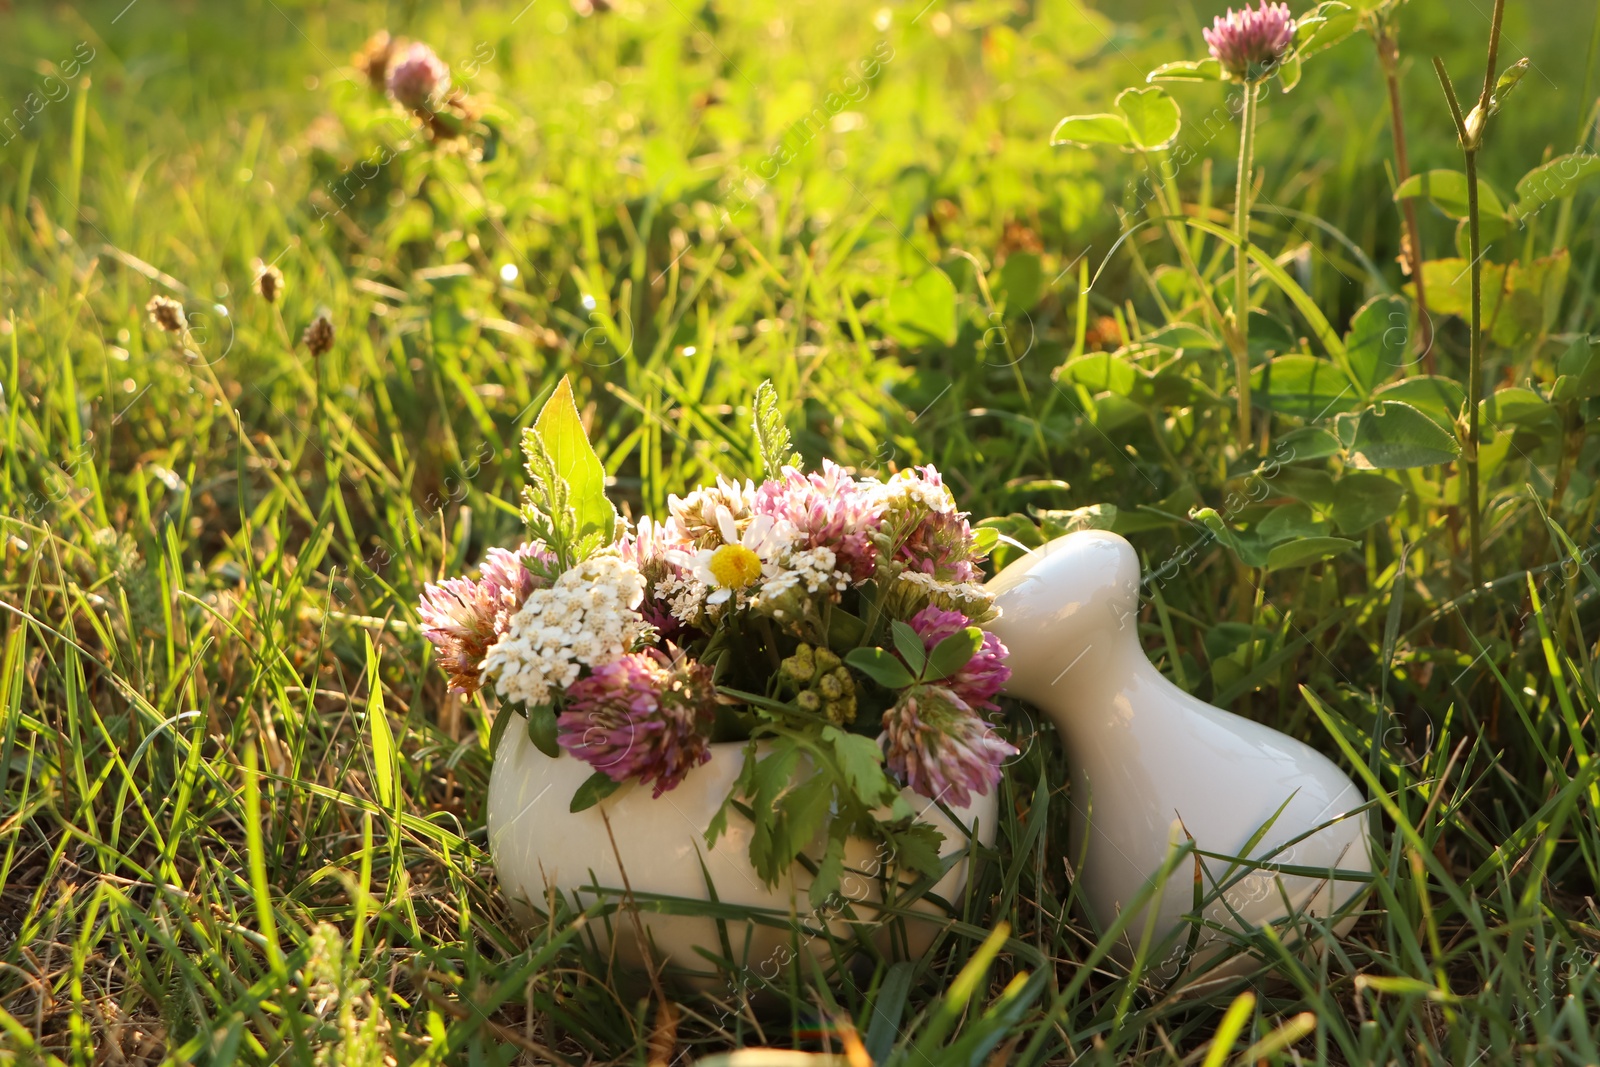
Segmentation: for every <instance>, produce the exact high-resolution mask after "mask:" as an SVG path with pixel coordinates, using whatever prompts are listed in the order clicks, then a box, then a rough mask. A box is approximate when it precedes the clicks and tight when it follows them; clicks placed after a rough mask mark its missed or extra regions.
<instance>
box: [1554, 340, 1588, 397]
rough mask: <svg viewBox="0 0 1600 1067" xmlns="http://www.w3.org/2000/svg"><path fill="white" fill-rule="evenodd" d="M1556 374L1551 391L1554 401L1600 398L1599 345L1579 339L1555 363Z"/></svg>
mask: <svg viewBox="0 0 1600 1067" xmlns="http://www.w3.org/2000/svg"><path fill="white" fill-rule="evenodd" d="M1556 373H1557V374H1558V375H1559V377H1558V378H1557V379H1556V383H1555V387H1554V389H1553V390H1552V391H1551V396H1553V397H1554V398H1555V399H1556V400H1559V401H1563V402H1565V401H1568V400H1581V399H1583V398H1585V397H1590V396H1600V345H1597V344H1595V343H1594V342H1592V341H1590V340H1589V339H1588V338H1587V337H1579V338H1578V339H1577V340H1575V341H1573V342H1572V344H1570V345H1568V346H1567V350H1566V351H1565V352H1563V353H1562V354H1561V358H1560V359H1559V360H1557V361H1556Z"/></svg>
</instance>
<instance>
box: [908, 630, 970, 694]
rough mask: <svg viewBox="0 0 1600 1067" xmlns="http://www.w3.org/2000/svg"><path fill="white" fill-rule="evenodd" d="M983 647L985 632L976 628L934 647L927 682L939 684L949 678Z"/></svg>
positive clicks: (929, 661) (952, 635) (926, 676)
mask: <svg viewBox="0 0 1600 1067" xmlns="http://www.w3.org/2000/svg"><path fill="white" fill-rule="evenodd" d="M982 647H983V631H982V630H980V629H978V628H977V627H976V626H968V627H966V628H965V629H963V630H958V631H956V632H955V633H953V634H951V635H950V636H949V637H947V638H945V639H944V640H943V641H940V642H939V643H938V644H937V645H935V646H934V649H933V653H932V654H931V655H929V657H928V671H927V673H926V674H925V675H924V676H923V677H924V678H925V679H926V680H927V681H930V682H937V681H939V680H940V679H941V678H948V677H950V676H951V675H952V674H955V673H956V672H957V671H959V670H960V669H961V668H963V667H965V666H966V665H967V664H968V663H969V662H971V660H972V657H973V656H974V655H976V654H977V652H978V649H980V648H982Z"/></svg>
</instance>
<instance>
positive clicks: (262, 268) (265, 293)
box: [255, 259, 283, 304]
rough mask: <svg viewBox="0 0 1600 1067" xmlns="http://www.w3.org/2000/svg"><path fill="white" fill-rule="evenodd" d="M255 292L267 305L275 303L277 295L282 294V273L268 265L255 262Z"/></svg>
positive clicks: (259, 261)
mask: <svg viewBox="0 0 1600 1067" xmlns="http://www.w3.org/2000/svg"><path fill="white" fill-rule="evenodd" d="M255 268H256V291H257V292H259V293H260V294H261V298H262V299H263V300H265V301H266V302H267V303H269V304H272V303H276V302H277V299H278V294H280V293H282V292H283V271H281V270H279V269H278V268H277V267H274V266H273V265H272V264H270V263H263V262H262V261H261V260H259V259H258V260H256V262H255Z"/></svg>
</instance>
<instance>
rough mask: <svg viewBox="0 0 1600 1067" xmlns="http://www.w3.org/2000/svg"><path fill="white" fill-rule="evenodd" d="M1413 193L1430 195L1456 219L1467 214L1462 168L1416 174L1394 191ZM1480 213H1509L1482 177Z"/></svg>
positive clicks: (1396, 194)
mask: <svg viewBox="0 0 1600 1067" xmlns="http://www.w3.org/2000/svg"><path fill="white" fill-rule="evenodd" d="M1414 196H1425V197H1427V198H1428V199H1429V200H1431V201H1433V206H1434V207H1436V208H1438V209H1439V210H1440V211H1442V212H1444V213H1445V214H1446V215H1449V216H1450V217H1451V218H1453V219H1464V218H1466V217H1467V176H1466V175H1465V174H1463V173H1461V172H1460V171H1459V170H1429V171H1423V172H1422V173H1421V174H1413V175H1412V176H1411V177H1409V178H1407V179H1406V180H1405V181H1403V182H1401V183H1400V188H1398V189H1396V190H1395V191H1394V198H1395V199H1396V200H1405V199H1408V198H1410V197H1414ZM1478 212H1479V214H1480V215H1504V214H1505V213H1506V209H1505V207H1504V206H1503V205H1501V203H1500V198H1499V197H1498V196H1496V195H1495V191H1494V189H1493V188H1492V187H1491V186H1490V185H1489V183H1488V182H1486V181H1484V180H1483V179H1482V178H1479V179H1478ZM1429 295H1430V296H1431V295H1432V294H1431V293H1430V294H1429Z"/></svg>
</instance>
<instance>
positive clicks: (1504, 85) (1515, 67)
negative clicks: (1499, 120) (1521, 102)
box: [1489, 56, 1533, 114]
mask: <svg viewBox="0 0 1600 1067" xmlns="http://www.w3.org/2000/svg"><path fill="white" fill-rule="evenodd" d="M1532 65H1533V64H1532V61H1531V60H1529V59H1528V57H1527V56H1523V57H1522V58H1521V59H1519V60H1517V61H1516V62H1515V63H1513V64H1511V66H1509V67H1507V68H1506V69H1505V73H1504V74H1502V75H1500V77H1499V78H1498V79H1497V80H1496V81H1495V83H1494V93H1493V94H1492V95H1491V97H1490V100H1491V106H1490V109H1489V112H1490V114H1493V113H1494V112H1496V111H1499V110H1500V109H1501V108H1502V107H1503V106H1505V102H1506V97H1508V96H1510V95H1511V90H1513V89H1515V88H1516V87H1517V84H1518V83H1519V82H1521V81H1522V77H1523V75H1525V74H1527V73H1528V68H1529V67H1531V66H1532Z"/></svg>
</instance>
